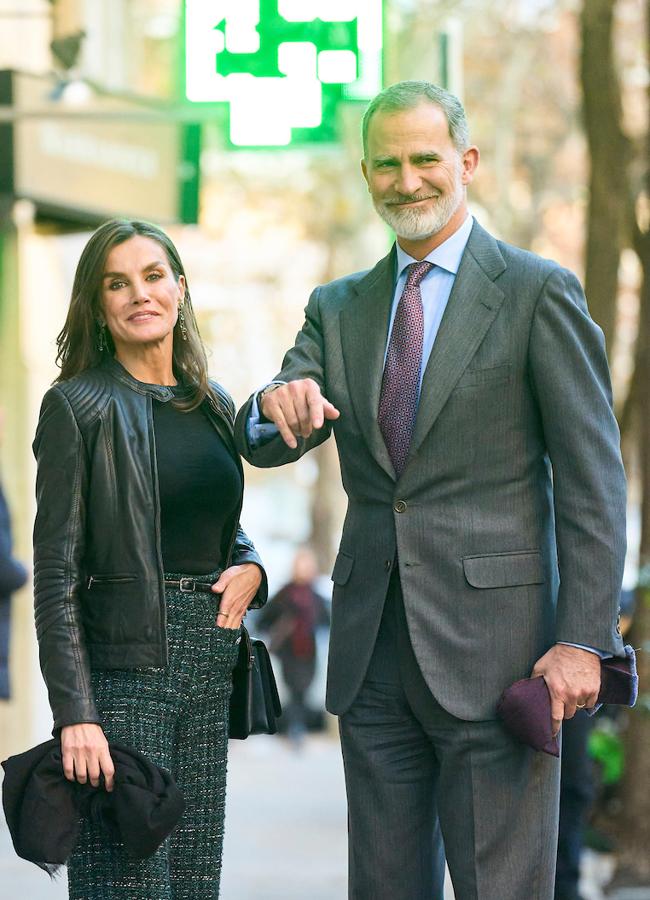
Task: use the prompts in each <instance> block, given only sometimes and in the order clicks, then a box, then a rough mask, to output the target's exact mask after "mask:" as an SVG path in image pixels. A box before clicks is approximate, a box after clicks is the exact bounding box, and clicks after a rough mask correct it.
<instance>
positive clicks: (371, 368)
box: [341, 248, 395, 478]
mask: <svg viewBox="0 0 650 900" xmlns="http://www.w3.org/2000/svg"><path fill="white" fill-rule="evenodd" d="M355 290H356V292H357V296H356V297H354V298H352V302H350V303H348V304H347V306H345V307H344V309H343V310H342V312H341V343H342V346H343V358H344V360H345V371H346V375H347V381H348V390H349V392H350V397H351V398H352V405H353V407H354V411H355V413H356V416H357V420H358V422H359V425H360V427H361V429H362V431H363V433H364V436H365V438H366V441H367V443H368V447H369V449H370V452H371V453H372V455H373V456H374V457H375V459H376V460H377V462H378V463H379V464H380V466H381V467H382V468H383V469H384V470H385V471H386V472H387V473H388V474H389V475H390V476H391V478H395V470H394V469H393V464H392V463H391V461H390V456H389V455H388V450H387V449H386V445H385V443H384V439H383V437H382V435H381V431H380V430H379V424H378V422H377V410H378V409H379V391H380V389H381V379H382V372H383V367H384V353H385V350H386V335H387V333H388V320H389V316H390V309H391V304H392V300H393V294H394V291H395V248H393V249H392V250H391V252H390V253H389V254H388V256H386V257H384V259H382V260H380V262H378V263H377V265H376V266H375V268H374V269H372V270H371V271H370V272H369V273H368V274H367V275H366V276H365V277H364V278H362V279H361V281H360V282H359V283H358V284H357V285H356V286H355Z"/></svg>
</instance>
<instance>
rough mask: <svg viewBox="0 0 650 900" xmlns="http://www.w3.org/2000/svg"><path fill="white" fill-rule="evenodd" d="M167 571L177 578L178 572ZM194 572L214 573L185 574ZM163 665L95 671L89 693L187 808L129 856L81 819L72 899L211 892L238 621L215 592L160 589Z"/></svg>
mask: <svg viewBox="0 0 650 900" xmlns="http://www.w3.org/2000/svg"><path fill="white" fill-rule="evenodd" d="M165 577H168V578H174V579H178V578H179V577H182V576H181V575H179V574H178V573H168V574H166V576H165ZM191 577H194V578H197V580H198V579H200V580H201V581H207V580H215V579H214V576H213V575H208V576H191ZM165 597H166V603H167V636H168V643H169V664H168V665H167V666H166V667H165V668H146V669H144V668H143V669H128V670H95V671H93V673H92V683H93V690H94V694H95V700H96V703H97V707H98V709H99V712H100V715H101V717H102V726H103V728H104V732H105V734H106V737H107V739H108V740H109V742H110V741H120V742H122V743H124V744H129V745H130V746H132V747H135V748H136V749H137V750H139V751H140V752H141V753H143V754H144V755H145V756H147V757H148V759H149V760H151V762H154V763H156V764H157V765H160V766H163V767H164V768H166V769H168V770H169V771H170V772H171V773H172V775H173V776H174V778H175V779H176V782H177V784H178V785H179V787H180V789H181V790H182V792H183V796H184V798H185V812H184V813H183V817H182V819H181V821H180V822H179V824H178V825H177V826H176V828H175V829H174V831H173V832H172V833H171V835H170V836H169V837H168V838H167V840H166V841H165V842H164V844H163V845H162V846H161V847H160V848H159V849H158V850H157V852H156V853H155V854H154V855H153V856H151V857H149V858H148V859H145V860H136V859H133V858H132V857H130V856H129V854H128V853H127V852H126V850H125V849H124V847H123V846H122V845H121V844H120V843H119V842H116V841H113V840H111V839H110V838H109V836H108V834H107V833H106V831H104V830H103V829H101V828H99V827H98V826H97V825H95V824H94V823H93V822H91V821H89V820H84V822H83V824H82V830H81V835H80V839H79V842H78V844H77V847H76V848H75V850H74V852H73V854H72V856H71V857H70V860H69V862H68V885H69V896H70V898H72V900H208V898H210V900H214V898H217V897H218V896H219V878H220V872H221V854H222V847H223V833H224V817H225V794H226V760H227V747H228V701H229V697H230V691H231V674H232V669H233V667H234V665H235V661H236V658H237V650H238V647H237V641H238V636H239V630H238V629H225V628H219V627H218V626H216V624H215V622H216V613H217V608H218V602H219V599H218V597H217V596H216V595H214V596H210V595H208V594H199V593H192V594H188V593H181V592H180V591H179V590H176V589H172V588H167V589H166V591H165Z"/></svg>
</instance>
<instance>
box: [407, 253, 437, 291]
mask: <svg viewBox="0 0 650 900" xmlns="http://www.w3.org/2000/svg"><path fill="white" fill-rule="evenodd" d="M433 267H434V263H432V262H428V261H427V260H426V259H423V260H422V261H421V262H417V263H411V265H410V266H409V267H408V270H409V272H408V276H407V278H406V287H415V286H416V285H418V284H419V283H420V282H421V281H422V279H423V278H424V276H425V275H426V274H427V272H430V271H431V269H433Z"/></svg>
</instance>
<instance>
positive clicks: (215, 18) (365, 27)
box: [185, 0, 382, 147]
mask: <svg viewBox="0 0 650 900" xmlns="http://www.w3.org/2000/svg"><path fill="white" fill-rule="evenodd" d="M381 53H382V0H185V88H186V95H187V99H188V100H190V101H192V102H193V103H227V104H229V113H230V115H229V119H230V135H229V136H230V141H231V143H232V144H233V145H235V146H239V147H283V146H288V145H289V144H292V143H296V142H301V141H331V140H334V139H335V137H336V135H335V122H336V107H337V106H338V104H339V103H342V102H346V101H350V100H361V101H365V100H369V99H370V98H371V97H373V96H374V95H375V94H376V93H377V91H378V90H380V89H381Z"/></svg>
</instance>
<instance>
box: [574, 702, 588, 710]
mask: <svg viewBox="0 0 650 900" xmlns="http://www.w3.org/2000/svg"><path fill="white" fill-rule="evenodd" d="M586 705H587V704H586V703H576V709H584V708H585V706H586Z"/></svg>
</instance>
